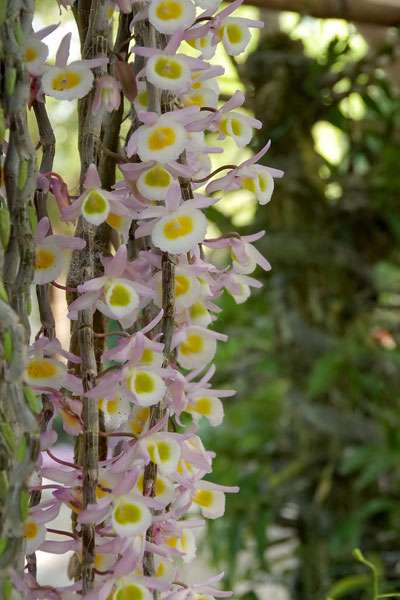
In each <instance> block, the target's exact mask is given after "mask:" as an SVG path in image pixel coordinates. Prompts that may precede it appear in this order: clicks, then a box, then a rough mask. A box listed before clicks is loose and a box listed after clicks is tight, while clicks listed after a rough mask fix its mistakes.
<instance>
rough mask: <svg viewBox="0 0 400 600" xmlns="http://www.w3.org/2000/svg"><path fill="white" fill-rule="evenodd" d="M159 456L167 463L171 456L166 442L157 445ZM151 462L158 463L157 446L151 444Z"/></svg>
mask: <svg viewBox="0 0 400 600" xmlns="http://www.w3.org/2000/svg"><path fill="white" fill-rule="evenodd" d="M157 450H158V455H159V457H160V460H161V462H166V461H167V460H168V459H169V457H170V456H171V452H170V448H169V446H168V444H167V443H166V442H158V444H157ZM148 451H149V455H150V460H151V461H152V462H156V460H155V444H151V445H150V446H149V448H148Z"/></svg>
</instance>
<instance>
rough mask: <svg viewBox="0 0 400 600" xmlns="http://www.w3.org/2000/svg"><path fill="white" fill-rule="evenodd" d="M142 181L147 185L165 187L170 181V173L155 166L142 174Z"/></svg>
mask: <svg viewBox="0 0 400 600" xmlns="http://www.w3.org/2000/svg"><path fill="white" fill-rule="evenodd" d="M144 182H145V184H146V185H148V186H149V187H161V188H165V187H168V186H169V184H170V183H171V175H170V174H169V173H168V171H166V170H165V169H162V168H161V167H158V166H157V167H154V169H150V171H147V173H146V174H145V176H144Z"/></svg>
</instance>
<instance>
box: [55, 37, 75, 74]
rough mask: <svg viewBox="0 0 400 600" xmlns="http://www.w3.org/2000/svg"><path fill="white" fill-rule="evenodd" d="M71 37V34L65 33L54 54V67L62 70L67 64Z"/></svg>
mask: <svg viewBox="0 0 400 600" xmlns="http://www.w3.org/2000/svg"><path fill="white" fill-rule="evenodd" d="M71 36H72V33H67V34H66V35H64V37H63V39H62V40H61V43H60V45H59V47H58V50H57V54H56V67H61V68H63V67H65V65H66V64H67V61H68V56H69V47H70V44H71Z"/></svg>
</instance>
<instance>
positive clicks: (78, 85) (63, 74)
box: [42, 65, 94, 100]
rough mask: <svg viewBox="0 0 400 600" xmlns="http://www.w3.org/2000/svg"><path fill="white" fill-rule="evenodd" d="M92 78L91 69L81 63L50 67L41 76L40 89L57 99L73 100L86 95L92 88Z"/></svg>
mask: <svg viewBox="0 0 400 600" xmlns="http://www.w3.org/2000/svg"><path fill="white" fill-rule="evenodd" d="M93 79H94V78H93V73H92V71H91V70H90V69H89V68H88V67H85V66H83V65H81V66H79V65H77V66H72V67H64V68H60V67H51V68H50V69H49V70H48V71H46V72H45V73H44V74H43V76H42V89H43V91H44V93H45V94H47V95H48V96H52V97H53V98H57V99H58V100H74V98H83V96H86V94H87V93H88V92H89V91H90V90H91V88H92V85H93Z"/></svg>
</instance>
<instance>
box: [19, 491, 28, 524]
mask: <svg viewBox="0 0 400 600" xmlns="http://www.w3.org/2000/svg"><path fill="white" fill-rule="evenodd" d="M19 510H20V514H21V519H22V521H24V522H25V521H26V519H27V518H28V513H29V492H28V491H27V490H21V495H20V497H19Z"/></svg>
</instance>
